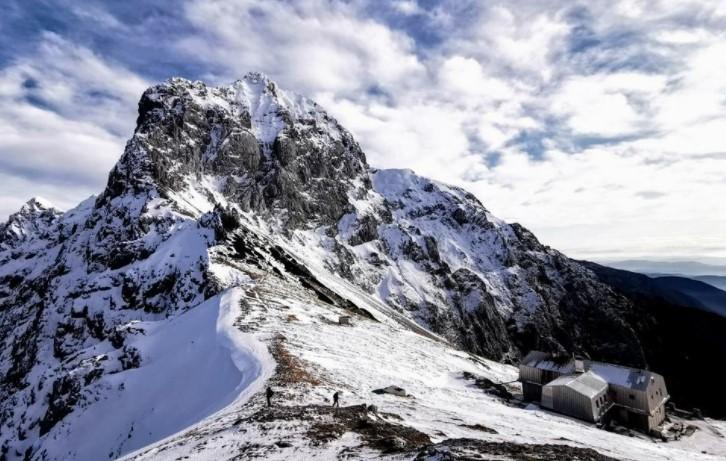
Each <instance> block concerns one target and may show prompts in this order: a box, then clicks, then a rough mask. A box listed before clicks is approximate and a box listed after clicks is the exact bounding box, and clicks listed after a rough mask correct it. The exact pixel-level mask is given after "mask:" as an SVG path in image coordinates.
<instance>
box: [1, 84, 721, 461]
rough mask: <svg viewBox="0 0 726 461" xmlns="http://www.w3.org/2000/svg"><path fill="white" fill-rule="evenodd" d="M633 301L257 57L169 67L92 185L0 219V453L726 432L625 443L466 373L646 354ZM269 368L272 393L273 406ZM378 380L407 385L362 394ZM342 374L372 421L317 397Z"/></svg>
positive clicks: (602, 439)
mask: <svg viewBox="0 0 726 461" xmlns="http://www.w3.org/2000/svg"><path fill="white" fill-rule="evenodd" d="M632 307H633V306H632V305H631V304H630V303H629V302H628V301H627V300H626V299H625V298H623V297H621V296H618V295H616V294H615V293H614V292H613V291H612V290H611V289H610V288H609V287H607V286H606V285H603V284H602V283H600V282H599V281H598V280H597V278H596V277H595V276H594V275H593V274H592V273H591V272H590V271H589V270H587V269H585V268H584V267H582V266H581V265H579V264H577V263H576V262H574V261H572V260H570V259H568V258H567V257H565V256H564V255H562V254H560V253H559V252H557V251H555V250H553V249H550V248H548V247H545V246H543V245H541V244H540V243H539V242H538V241H537V240H536V238H535V237H534V236H533V235H532V234H531V233H529V232H528V231H527V230H526V229H524V228H522V227H521V226H518V225H516V224H507V223H505V222H503V221H501V220H499V219H497V218H496V217H494V216H492V215H491V214H490V213H489V212H488V211H487V210H486V208H484V206H483V205H482V204H481V203H479V201H478V200H477V199H476V198H475V197H474V196H472V195H471V194H469V193H467V192H465V191H463V190H460V189H458V188H454V187H450V186H447V185H445V184H440V183H437V182H435V181H430V180H428V179H426V178H422V177H419V176H417V175H415V174H414V173H413V172H411V171H408V170H374V169H371V168H370V167H369V166H368V165H367V163H366V161H365V155H364V154H363V152H362V151H361V149H360V147H359V145H358V144H357V142H356V141H355V140H354V139H353V137H352V136H351V135H350V133H348V132H347V131H346V130H345V129H344V128H343V127H342V126H340V125H339V124H338V122H337V121H336V120H335V119H333V118H332V117H330V116H329V115H328V114H327V113H325V111H324V110H323V109H322V108H321V107H319V106H318V105H317V104H315V103H314V102H312V101H310V100H308V99H306V98H304V97H302V96H299V95H295V94H293V93H290V92H286V91H284V90H282V89H280V88H279V87H278V86H277V85H276V84H275V83H274V82H271V81H270V80H269V79H267V77H265V76H263V75H261V74H257V73H252V74H248V75H247V76H245V77H244V78H243V79H241V80H239V81H237V82H235V83H233V84H231V85H229V86H224V87H218V88H213V87H208V86H206V85H204V84H203V83H201V82H189V81H186V80H183V79H173V80H170V81H169V82H166V83H164V84H161V85H157V86H155V87H152V88H150V89H149V90H147V91H146V92H145V93H144V94H143V95H142V98H141V101H140V103H139V119H138V123H137V128H136V130H135V132H134V135H133V136H132V138H131V139H130V140H129V142H128V144H127V146H126V150H125V151H124V154H123V156H122V157H121V159H120V160H119V162H118V163H117V165H116V166H115V167H114V168H113V169H112V171H111V172H110V174H109V179H108V183H107V186H106V188H105V190H104V191H102V192H101V193H100V194H99V196H98V197H91V198H90V199H88V200H86V201H85V202H83V203H81V204H80V205H79V206H78V207H76V208H75V209H73V210H69V211H67V212H65V213H61V212H59V211H57V210H54V209H53V208H52V207H51V206H50V205H48V204H45V203H43V202H42V201H40V200H32V201H30V202H29V203H28V204H27V205H26V206H24V207H23V208H22V209H21V210H20V211H19V212H18V213H17V214H15V215H13V216H11V218H10V219H9V221H8V222H7V223H6V224H4V225H2V226H0V342H1V343H0V382H2V386H1V387H0V460H2V461H4V460H6V459H7V460H15V459H37V460H40V459H43V460H45V459H47V460H60V459H80V460H85V459H100V458H103V459H106V458H115V457H118V456H125V455H128V456H129V457H131V458H135V457H139V458H147V459H157V458H161V459H176V457H180V456H186V455H188V454H189V453H192V454H194V455H195V456H194V457H197V458H199V459H233V458H235V457H236V456H238V455H239V456H242V457H254V456H259V457H265V458H298V459H300V457H302V458H315V457H317V458H323V459H327V458H335V457H338V456H339V455H341V456H342V455H350V456H352V457H354V458H355V457H364V458H365V457H369V458H372V459H373V458H378V457H380V456H381V452H382V451H383V452H391V453H395V455H392V456H393V457H397V458H403V459H410V458H412V457H414V456H416V454H417V453H418V452H419V451H420V450H422V449H423V447H424V446H425V445H427V444H428V443H430V442H431V443H435V442H443V441H445V440H450V439H452V438H460V437H473V438H477V439H486V440H490V441H493V442H496V443H499V444H508V445H507V446H508V447H510V448H511V447H515V446H521V444H522V443H527V442H533V443H537V444H543V443H564V444H565V445H568V446H570V445H571V446H576V448H573V450H575V451H574V452H568V453H569V455H573V454H577V453H579V454H582V453H584V452H581V451H577V450H580V449H581V448H584V447H590V448H594V449H596V450H597V451H599V452H601V453H606V454H610V455H613V456H617V457H620V458H624V459H683V457H684V456H686V457H689V456H693V457H695V458H694V459H698V456H699V455H698V452H700V451H701V450H705V451H706V452H708V453H713V452H714V451H716V450H720V449H723V441H722V438H719V437H718V436H717V435H715V432H713V431H711V430H710V429H709V428H708V427H709V426H707V425H706V423H698V424H700V425H701V426H702V429H703V430H702V431H699V432H697V433H696V435H695V436H693V437H692V438H690V439H688V440H686V441H683V442H679V443H675V444H668V445H662V444H657V443H654V442H653V441H651V440H648V439H643V438H633V439H627V441H623V440H622V439H623V437H622V436H616V435H614V434H610V433H606V432H604V431H600V430H596V429H594V428H592V427H590V426H587V425H585V424H583V423H580V422H576V421H572V420H568V419H563V418H562V417H557V416H553V415H550V414H547V413H542V412H540V411H532V410H524V409H522V408H518V407H516V406H509V405H506V404H504V403H502V402H501V401H499V400H498V399H496V398H493V397H491V396H489V395H487V394H485V393H483V392H482V391H481V390H480V389H478V388H475V387H473V386H472V383H471V382H470V381H467V380H464V379H463V378H462V377H461V373H462V372H464V371H468V372H470V373H475V374H478V375H481V376H486V377H489V378H490V379H492V380H494V381H497V382H502V381H511V380H512V379H513V378H514V375H515V369H514V368H512V367H511V366H507V365H502V364H499V363H496V362H491V361H487V360H484V359H483V358H481V357H479V356H477V355H473V354H479V355H481V356H486V357H488V358H493V359H497V360H500V361H506V362H510V363H511V362H515V361H516V360H517V358H518V357H519V356H520V354H521V353H522V352H523V351H526V350H527V349H529V348H535V347H537V348H544V349H548V350H560V351H564V350H567V351H578V352H581V353H586V354H591V355H594V356H597V357H598V358H601V359H608V358H611V359H621V361H628V362H632V363H633V364H643V363H645V362H646V361H647V359H648V358H647V357H646V356H645V355H644V353H643V348H642V344H641V343H640V342H639V341H640V339H639V338H638V336H637V335H636V334H635V332H634V330H633V325H632V324H631V323H628V322H629V321H628V318H629V317H628V315H629V314H631V313H632ZM344 314H345V315H351V316H353V319H354V320H353V323H354V325H353V326H352V327H341V326H337V325H335V323H336V321H337V318H338V316H340V315H344ZM268 382H271V383H272V384H273V385H274V386H275V387H276V388H277V389H278V391H279V394H278V396H277V400H278V401H279V402H281V403H282V402H285V406H284V407H280V408H279V409H276V410H274V411H271V412H266V411H265V410H263V409H262V408H261V403H262V395H261V393H260V392H259V391H260V390H261V389H262V388H263V387H264V386H265V385H266V384H267V383H268ZM390 384H395V385H401V386H404V387H405V388H406V389H407V390H409V392H411V393H412V394H413V397H412V398H410V399H404V400H400V399H398V398H393V397H391V396H377V395H375V394H371V392H370V391H371V390H372V389H373V388H375V387H383V386H386V385H390ZM333 389H340V390H342V391H343V403H344V405H348V404H352V403H358V402H366V403H374V404H375V405H376V406H378V407H379V408H380V412H379V415H375V414H371V415H368V414H367V413H366V414H365V415H362V414H359V413H360V412H359V409H356V408H357V407H356V408H351V407H348V408H347V409H341V411H340V413H330V410H329V408H327V406H315V404H320V403H325V398H327V397H328V396H329V395H330V393H331V391H332V390H333ZM364 413H365V412H364ZM386 413H390V414H386ZM361 421H362V422H361ZM543 421H544V422H546V423H547V424H546V425H543V424H542V422H543ZM100 422H102V423H103V424H100ZM476 424H480V425H484V426H487V427H489V428H491V429H493V430H494V431H496V433H492V432H491V431H487V430H486V429H484V430H483V429H481V427H478V428H472V427H468V428H467V427H465V426H467V425H468V426H472V425H476ZM709 424H712V425H713V427H714V428H715V429H714V430H715V431H716V432H718V431H722V430H723V427H722V426H719V424H720V423H716V422H712V423H709ZM272 439H275V440H272ZM271 442H272V443H271ZM278 442H279V443H278ZM497 446H498V447H499V448H502V449H503V448H506V447H504V445H497ZM431 449H432V450H436V449H438V448H436V447H433V448H431ZM528 449H531V450H535V451H537V450H543V449H542V448H541V447H539V448H538V447H534V448H528ZM557 449H558V450H559V449H562V450H565V449H566V448H557ZM684 450H685V451H684ZM132 452H133V454H132ZM588 453H589V452H588ZM593 453H594V452H593ZM708 453H707V454H706V455H704V456H703V459H712V458H709V456H710V455H708ZM560 455H561V456H564V455H562V453H561V454H560ZM569 455H568V456H569ZM591 455H592V453H590V454H589V455H588V456H591ZM593 456H594V455H593ZM679 457H680V458H679ZM586 459H598V458H596V457H592V456H591V457H590V458H586Z"/></svg>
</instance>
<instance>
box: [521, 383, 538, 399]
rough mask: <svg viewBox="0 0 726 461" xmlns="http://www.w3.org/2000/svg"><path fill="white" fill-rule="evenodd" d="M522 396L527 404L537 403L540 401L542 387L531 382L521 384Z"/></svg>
mask: <svg viewBox="0 0 726 461" xmlns="http://www.w3.org/2000/svg"><path fill="white" fill-rule="evenodd" d="M522 394H523V396H524V400H526V401H528V402H539V401H540V400H542V386H541V385H539V384H534V383H531V382H527V381H523V382H522Z"/></svg>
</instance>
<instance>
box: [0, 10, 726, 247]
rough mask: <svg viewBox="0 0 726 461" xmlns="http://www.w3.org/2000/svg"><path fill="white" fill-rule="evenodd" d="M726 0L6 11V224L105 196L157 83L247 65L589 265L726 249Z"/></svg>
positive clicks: (372, 150) (392, 159) (380, 163)
mask: <svg viewBox="0 0 726 461" xmlns="http://www.w3.org/2000/svg"><path fill="white" fill-rule="evenodd" d="M724 31H726V2H723V1H709V2H703V1H686V0H682V1H681V0H677V1H676V0H672V1H640V0H610V1H598V0H591V1H586V2H585V1H582V2H578V1H571V0H568V1H564V0H563V1H557V0H552V1H548V2H539V1H531V0H530V1H507V2H493V1H487V2H475V1H465V0H451V1H433V0H420V1H418V2H416V1H413V0H399V1H391V2H380V1H364V0H348V1H334V0H310V1H297V0H286V1H256V0H228V1H224V2H223V1H194V2H192V1H123V2H116V1H98V0H96V1H92V0H91V1H85V2H83V3H81V2H73V3H71V2H60V1H43V0H36V1H32V2H28V1H19V0H18V1H16V0H6V1H5V2H4V15H3V16H2V17H0V198H1V199H2V200H0V216H3V217H4V216H7V215H8V214H9V213H11V212H13V211H14V210H16V209H17V208H18V207H19V206H20V205H21V204H22V203H23V202H24V201H25V200H27V199H28V198H29V197H31V196H34V195H40V196H43V197H45V198H47V199H49V200H50V201H52V202H54V203H56V204H57V205H58V206H59V207H61V208H69V207H71V206H73V205H75V204H76V203H77V202H79V201H80V200H81V199H83V198H85V197H87V196H89V195H91V194H94V193H98V192H99V191H100V190H101V189H102V187H103V184H104V182H105V179H106V175H107V172H108V170H109V169H110V168H111V166H112V165H113V163H114V162H115V161H116V160H117V159H118V157H119V156H120V154H121V152H122V150H123V146H124V143H125V141H126V139H127V138H128V137H129V135H130V134H131V132H132V131H133V126H134V121H135V115H136V114H135V111H136V103H137V102H138V98H139V96H140V94H141V92H142V91H143V89H144V88H145V87H147V86H149V85H151V84H153V83H154V82H158V81H161V80H164V79H166V78H169V77H171V76H183V77H187V78H190V79H200V80H204V81H206V82H208V83H211V84H225V83H229V82H231V81H233V80H235V79H236V78H239V77H240V76H242V75H243V74H245V73H246V72H248V71H251V70H256V71H262V72H265V73H266V74H268V75H269V76H270V77H271V78H273V79H274V80H276V81H277V82H278V83H279V84H280V85H281V86H282V87H283V88H286V89H288V90H292V91H296V92H299V93H303V94H305V95H307V96H309V97H312V98H313V99H315V100H317V101H318V102H319V103H320V104H322V105H323V106H324V107H326V108H327V109H328V110H329V111H330V112H331V113H332V114H333V115H334V116H335V117H337V118H338V119H339V120H340V121H341V122H342V123H343V124H344V125H345V126H346V127H348V128H349V129H350V130H351V131H352V132H353V133H354V134H355V135H356V137H357V139H358V140H359V142H360V143H361V145H362V146H363V147H364V150H365V151H366V153H367V155H368V158H369V162H370V163H371V164H372V165H374V166H377V167H407V168H412V169H414V170H416V171H417V172H418V173H420V174H423V175H426V176H431V177H434V178H436V179H439V180H443V181H446V182H449V183H454V184H457V185H461V186H464V187H466V188H468V189H470V190H471V191H472V192H474V193H475V194H476V195H477V196H478V197H479V198H480V199H481V200H482V202H483V203H484V204H485V205H486V206H487V207H488V208H489V209H490V210H491V211H492V212H494V213H495V214H496V215H498V216H500V217H503V218H505V219H507V220H510V221H518V222H521V223H523V224H525V225H526V226H528V227H530V228H531V229H532V230H533V231H534V232H535V233H536V234H537V235H538V236H540V237H541V239H542V240H543V241H544V242H546V243H548V244H552V245H553V246H555V247H557V248H559V249H562V250H564V251H566V252H568V253H569V254H572V255H574V256H578V257H588V258H596V259H598V258H599V259H603V258H621V257H638V256H648V257H659V258H694V259H701V260H707V259H708V258H710V257H726V243H725V242H724V236H726V205H725V203H724V200H723V198H722V197H724V196H726V185H725V184H724V179H723V176H724V174H723V172H724V171H726V168H725V167H726V138H725V137H724V133H726V79H724V78H723V76H724V75H725V74H726V37H724Z"/></svg>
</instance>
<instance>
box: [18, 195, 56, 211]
mask: <svg viewBox="0 0 726 461" xmlns="http://www.w3.org/2000/svg"><path fill="white" fill-rule="evenodd" d="M51 209H56V210H57V208H55V207H54V206H53V204H52V203H51V201H50V200H47V199H45V198H43V197H39V196H35V197H33V198H31V199H30V200H28V201H27V202H25V203H24V204H23V206H22V208H21V211H27V212H38V211H44V210H51Z"/></svg>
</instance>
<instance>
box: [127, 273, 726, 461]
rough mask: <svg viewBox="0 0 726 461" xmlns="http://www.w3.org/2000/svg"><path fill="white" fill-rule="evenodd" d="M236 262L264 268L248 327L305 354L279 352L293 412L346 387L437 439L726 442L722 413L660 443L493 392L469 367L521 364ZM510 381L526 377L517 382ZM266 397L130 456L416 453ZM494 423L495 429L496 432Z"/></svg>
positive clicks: (699, 445) (648, 448) (508, 374)
mask: <svg viewBox="0 0 726 461" xmlns="http://www.w3.org/2000/svg"><path fill="white" fill-rule="evenodd" d="M235 266H236V267H237V268H238V269H242V270H248V271H250V273H251V274H254V276H253V279H254V280H255V282H253V283H252V284H250V285H249V286H247V287H246V290H245V296H244V298H243V299H242V305H243V310H244V311H245V315H244V317H243V318H242V319H240V327H241V328H242V329H244V330H247V329H250V330H252V331H254V332H255V334H256V335H258V337H260V338H264V339H263V340H264V341H265V342H266V343H267V344H268V346H269V347H270V348H271V349H273V350H274V349H275V348H276V347H279V345H280V344H282V345H284V348H285V350H286V351H287V352H288V353H289V354H291V355H292V356H293V357H294V360H290V359H289V358H288V359H287V360H286V361H285V362H284V363H282V364H280V365H279V367H280V369H278V370H277V372H276V374H275V375H274V376H273V378H272V383H273V387H274V388H275V390H276V391H277V393H278V394H277V396H276V397H275V402H276V405H278V406H282V407H284V408H288V409H289V410H290V414H291V415H295V414H296V413H295V410H296V409H299V408H307V407H309V406H316V405H324V406H328V405H330V402H331V400H330V399H331V395H332V393H333V392H334V391H336V390H337V391H340V392H341V395H342V397H341V405H343V406H344V407H345V406H352V405H357V404H368V405H371V404H372V405H375V406H376V407H377V409H378V413H379V415H381V416H380V418H382V419H383V420H386V421H389V422H392V423H394V424H397V425H402V426H407V427H411V428H414V429H416V430H418V431H421V432H423V433H425V434H427V435H428V436H429V437H430V438H431V440H432V441H433V442H440V441H443V440H446V439H451V438H464V437H466V438H477V439H484V440H488V441H494V442H500V443H512V444H566V445H570V446H574V447H583V448H594V449H595V450H597V451H598V452H600V453H602V454H605V455H608V456H612V457H615V458H617V459H623V460H674V461H675V460H684V459H689V460H716V459H721V457H720V456H718V454H719V453H723V450H724V449H726V441H724V439H723V437H719V436H718V435H716V434H715V433H714V432H713V429H715V430H717V431H720V432H721V433H724V431H726V424H724V423H723V422H716V421H706V422H703V423H697V424H698V425H699V427H700V430H699V431H697V432H696V434H695V435H694V436H693V437H692V438H689V439H683V440H681V441H678V442H673V443H658V442H655V441H653V440H651V439H649V438H645V437H627V436H622V435H617V434H614V433H610V432H606V431H603V430H601V429H597V428H595V427H594V426H593V425H590V424H586V423H583V422H580V421H577V420H574V419H570V418H567V417H563V416H558V415H556V414H553V413H550V412H547V411H543V410H540V409H537V408H524V409H523V408H520V407H519V406H511V405H508V404H506V403H505V402H504V401H502V400H501V399H499V398H497V397H494V396H491V395H488V394H485V393H484V392H483V391H482V390H481V389H479V388H477V387H475V386H474V385H473V382H472V381H471V380H467V379H464V377H463V375H462V373H463V372H465V371H466V372H470V373H473V374H475V375H478V376H483V377H487V378H489V379H492V380H493V381H496V382H511V381H513V380H515V379H516V377H517V370H516V368H515V367H512V366H508V365H502V364H499V363H497V362H493V361H489V360H485V359H481V358H479V357H477V356H474V355H472V354H470V353H466V352H463V351H460V350H456V349H454V348H451V347H450V346H448V345H447V344H446V343H444V342H443V341H440V340H436V339H432V338H428V337H425V336H423V335H420V334H417V333H414V332H412V331H411V330H410V329H408V328H406V327H405V326H402V325H400V324H398V323H396V322H386V321H384V322H377V321H374V320H371V319H368V318H365V317H361V316H353V325H352V326H340V325H337V319H338V317H339V316H340V315H350V313H349V312H347V311H346V310H345V309H341V308H338V307H335V306H332V305H329V304H326V303H321V302H320V300H319V299H318V298H317V297H316V296H315V295H314V293H311V292H309V291H307V290H305V288H304V287H303V286H302V285H300V284H299V283H297V282H296V281H295V280H294V276H292V275H291V274H289V273H285V272H283V273H282V276H280V277H272V276H268V275H266V274H265V273H264V272H261V271H260V270H259V269H258V268H256V267H244V265H240V264H239V263H236V262H235ZM258 277H259V278H258ZM338 289H339V290H340V292H341V294H343V295H344V296H346V297H347V298H349V299H356V300H357V302H359V303H360V305H362V306H365V308H366V309H370V310H371V311H373V312H377V313H378V314H380V312H379V311H378V310H377V309H378V307H377V306H379V305H378V303H377V302H376V301H374V300H369V301H368V303H366V295H365V294H363V293H361V292H360V291H358V290H357V289H355V288H353V287H351V286H348V288H344V287H343V286H339V287H338ZM291 363H292V365H291ZM291 366H292V367H303V368H304V369H305V370H307V372H309V373H310V374H311V375H312V376H309V377H305V378H304V379H299V380H297V381H296V382H293V383H291V382H289V381H287V380H285V379H284V377H281V376H280V375H281V374H283V373H284V371H285V369H284V368H285V367H291ZM391 384H393V385H397V386H401V387H403V388H405V390H406V391H407V392H408V393H409V394H410V395H411V396H410V397H406V398H402V397H396V396H392V395H377V394H374V393H372V392H371V391H372V390H373V389H376V388H381V387H385V386H388V385H391ZM511 387H512V390H516V388H517V386H516V384H515V385H512V386H511ZM263 407H264V402H263V397H262V395H261V394H259V395H258V396H256V398H254V399H252V400H251V401H249V402H246V403H243V404H240V403H239V402H238V403H237V404H233V405H231V406H230V407H228V408H226V409H225V410H224V411H222V412H220V413H218V414H217V415H215V416H213V417H211V418H209V419H208V420H207V421H205V423H204V424H202V425H200V426H197V427H195V428H193V429H190V430H188V431H182V432H180V433H179V434H177V435H176V436H174V437H171V438H169V439H167V440H165V441H164V442H162V443H159V444H155V445H154V446H152V447H147V448H145V449H143V450H140V451H138V452H136V453H134V454H132V455H130V456H129V457H128V458H127V459H135V460H142V459H178V457H182V456H190V457H191V458H192V459H233V458H234V457H235V456H242V457H243V458H260V459H336V458H338V456H340V455H341V454H343V453H344V454H345V455H346V456H349V457H352V458H354V459H381V458H387V459H388V458H390V459H412V457H413V456H414V454H411V453H405V452H404V453H393V454H389V455H387V456H384V455H382V454H381V453H380V452H378V451H376V450H371V449H370V448H369V447H368V446H367V444H366V442H365V440H364V439H363V438H362V437H361V436H359V435H357V434H356V432H355V431H350V432H348V433H346V434H344V435H343V436H341V437H340V438H337V439H334V440H332V441H330V442H328V443H326V444H320V443H319V441H318V440H316V439H315V437H314V436H312V435H310V434H311V432H313V431H311V422H310V421H309V420H305V419H303V418H299V419H296V418H295V417H294V416H292V417H290V416H289V415H286V418H285V420H280V421H274V420H273V421H262V422H259V421H257V418H255V417H254V415H256V414H259V413H263V414H264V413H265V412H266V410H264V408H263ZM394 415H397V416H394ZM399 417H400V419H399ZM332 418H333V419H334V418H335V417H334V416H333V417H332ZM313 424H314V423H313ZM477 425H479V426H478V427H477ZM482 427H483V428H485V429H482ZM486 428H488V429H490V430H493V431H495V433H489V432H485V430H486ZM701 451H706V454H704V453H701ZM497 459H500V458H497ZM501 459H506V458H501Z"/></svg>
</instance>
